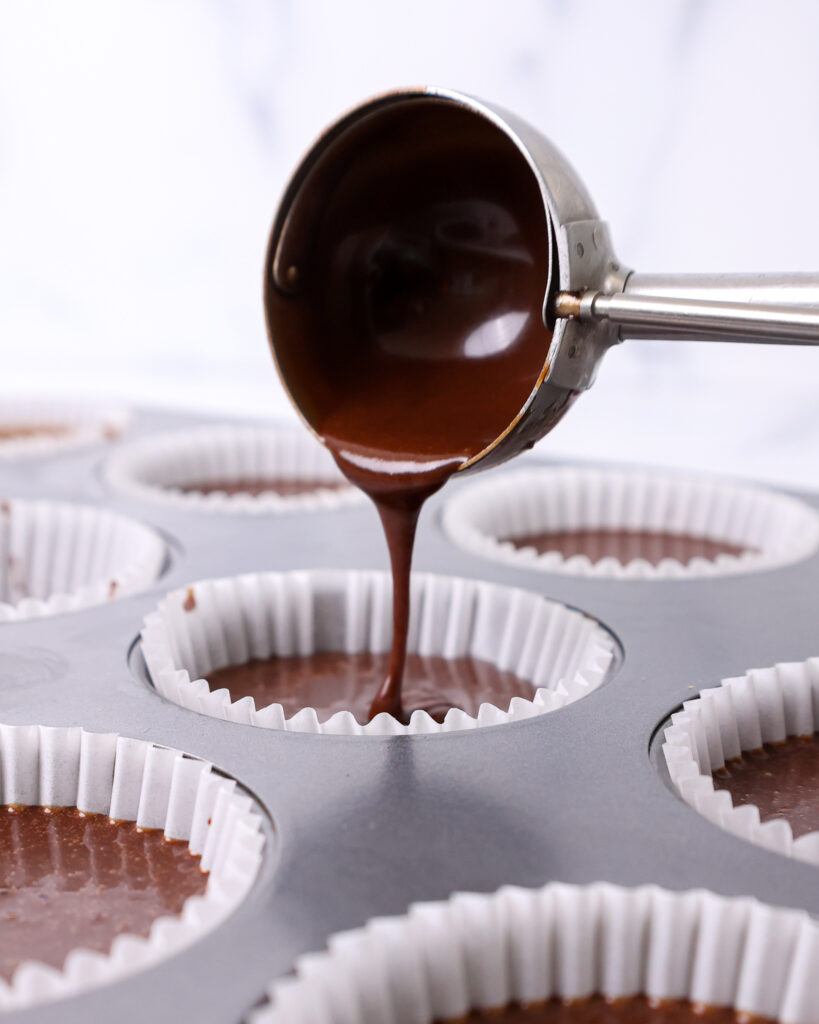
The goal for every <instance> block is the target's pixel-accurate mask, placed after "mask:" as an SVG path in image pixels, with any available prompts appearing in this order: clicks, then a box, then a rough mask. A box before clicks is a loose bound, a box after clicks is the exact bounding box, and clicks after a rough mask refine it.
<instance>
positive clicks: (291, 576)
mask: <svg viewBox="0 0 819 1024" xmlns="http://www.w3.org/2000/svg"><path fill="white" fill-rule="evenodd" d="M411 602H412V608H411V617H410V633H409V654H410V658H411V659H415V658H416V657H418V658H420V660H421V661H423V659H435V660H436V662H437V661H439V660H442V661H448V662H451V664H452V666H453V672H455V671H456V670H457V669H458V668H460V669H463V668H464V666H463V665H461V666H457V665H456V662H455V660H454V659H464V658H470V659H475V662H473V663H472V665H473V670H474V665H475V664H476V663H480V664H478V668H477V670H474V671H477V672H478V673H480V671H481V664H482V665H483V666H486V668H488V669H492V668H494V669H498V670H500V672H501V673H507V674H509V675H512V676H514V677H515V678H516V679H517V681H518V683H519V684H520V685H519V686H518V687H517V689H516V692H517V693H518V695H516V696H513V697H512V698H511V699H509V697H508V696H507V697H506V699H505V700H503V706H498V707H496V706H494V705H493V704H491V703H483V704H481V705H480V707H479V709H476V713H475V714H468V713H466V712H465V711H463V710H460V708H459V707H453V708H451V709H449V710H448V711H447V712H446V715H445V717H443V721H442V722H439V721H436V720H435V718H433V717H432V716H431V714H430V713H428V712H427V710H422V709H418V710H415V711H413V713H412V715H411V717H410V720H409V723H408V724H402V723H401V722H399V721H397V720H396V719H395V718H393V717H392V716H390V715H386V714H382V715H378V716H376V718H374V719H373V720H372V721H371V722H369V723H366V724H362V722H361V721H360V720H357V718H356V716H355V715H354V714H353V713H352V712H351V709H350V708H346V709H343V708H338V709H335V710H334V709H332V708H331V709H329V710H328V709H326V708H325V709H322V708H315V707H313V706H311V705H309V704H305V705H302V706H301V707H300V709H299V710H298V711H297V712H296V713H295V714H293V713H292V708H291V713H290V714H288V713H287V711H286V710H285V707H283V705H282V703H278V702H275V701H273V702H268V703H266V704H265V705H263V706H257V702H256V700H255V699H254V698H253V697H252V696H244V697H240V698H239V699H234V696H235V695H233V694H231V693H230V692H229V690H228V689H225V688H222V689H213V688H212V687H211V686H210V685H209V682H208V680H209V678H211V676H212V675H213V677H214V678H217V679H218V678H219V676H223V675H224V673H223V672H222V671H220V670H223V669H224V668H225V667H226V666H237V665H243V664H245V663H247V662H252V661H254V660H261V659H269V658H271V657H273V656H275V657H276V658H279V659H288V660H290V659H294V658H299V657H301V658H306V657H308V656H310V655H313V654H314V653H316V652H339V653H341V654H347V655H350V656H352V657H354V658H355V657H358V658H367V657H368V656H372V655H374V656H383V655H385V654H386V653H387V652H389V649H390V643H391V637H392V584H391V580H390V578H389V576H388V575H387V574H385V573H374V572H337V571H322V570H316V571H311V572H292V573H262V574H253V575H246V576H239V577H235V578H232V579H223V580H205V581H202V582H200V583H197V584H194V585H193V586H192V587H188V588H182V589H180V590H177V591H174V592H172V593H170V594H168V595H167V597H165V598H164V600H163V601H162V602H161V603H160V605H159V607H158V609H157V610H156V612H154V613H152V614H151V615H149V616H148V617H147V618H146V620H145V625H144V628H143V631H142V653H143V656H144V659H145V662H146V665H147V668H148V672H149V674H150V678H151V680H152V682H153V684H154V686H155V687H156V689H157V690H158V691H159V693H161V694H162V696H164V697H165V698H167V699H168V700H171V701H174V702H175V703H177V704H180V705H182V706H183V707H185V708H188V709H190V710H192V711H199V712H201V713H203V714H206V715H212V716H214V717H216V718H226V719H228V720H229V721H233V722H240V723H245V724H249V725H256V726H262V727H264V728H268V729H285V730H287V731H290V732H312V733H317V732H320V733H334V734H344V735H379V734H386V735H390V734H398V733H430V732H440V731H443V732H451V731H456V730H461V729H473V728H476V727H479V726H485V725H497V724H501V723H504V722H514V721H519V720H521V719H524V718H529V717H531V716H533V715H539V714H543V713H545V712H548V711H554V710H556V709H558V708H561V707H563V706H564V705H566V704H569V703H571V702H573V701H576V700H578V699H580V698H581V697H583V696H585V695H586V694H588V693H590V692H591V691H592V690H594V689H596V688H597V687H598V686H600V685H601V684H602V683H603V682H604V681H605V680H606V678H607V677H608V676H609V674H610V672H611V669H612V667H613V664H614V661H615V655H616V653H617V651H618V648H617V643H616V641H615V640H614V638H613V637H612V635H611V634H610V633H609V632H608V630H606V629H605V628H604V627H603V626H602V625H601V624H600V623H599V622H597V621H596V620H595V619H593V618H591V617H590V616H588V615H585V614H583V613H582V612H579V611H575V610H574V609H570V608H567V607H566V606H564V605H562V604H559V603H557V602H555V601H549V600H547V599H546V598H544V597H542V596H540V595H539V594H535V593H532V592H530V591H525V590H520V589H515V588H512V587H504V586H499V585H496V584H490V583H485V582H477V581H474V580H464V579H455V578H450V577H443V576H427V575H423V574H417V575H414V576H413V581H412V597H411ZM428 667H429V666H427V668H428ZM442 667H445V666H442ZM423 670H424V666H423V665H421V666H420V671H423ZM342 683H343V681H342V680H341V679H339V685H342ZM478 685H480V680H478ZM377 688H378V680H377V679H376V680H375V682H374V685H373V689H372V694H371V695H370V699H371V698H372V696H373V695H374V694H375V692H376V690H377ZM524 693H526V694H527V695H526V696H524V695H523V694H524ZM359 718H360V716H359ZM365 721H366V720H365Z"/></svg>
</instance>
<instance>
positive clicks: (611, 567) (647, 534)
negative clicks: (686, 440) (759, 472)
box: [443, 467, 819, 580]
mask: <svg viewBox="0 0 819 1024" xmlns="http://www.w3.org/2000/svg"><path fill="white" fill-rule="evenodd" d="M443 522H444V528H445V530H446V532H447V534H448V535H449V537H450V539H451V540H452V541H453V542H454V543H455V544H457V545H458V546H459V547H462V548H465V549H466V550H467V551H469V552H471V553H473V554H475V555H479V556H480V557H482V558H486V559H491V560H493V561H496V562H502V563H505V564H507V565H509V566H518V567H521V566H522V567H527V568H531V569H536V570H540V571H542V572H558V573H567V574H570V575H573V576H591V577H595V578H598V579H644V580H651V579H691V578H694V577H703V576H724V575H730V574H734V573H741V572H750V571H759V570H762V569H770V568H775V567H777V566H781V565H787V564H790V563H793V562H798V561H800V560H802V559H805V558H808V557H809V556H810V555H812V554H814V553H815V552H816V551H817V550H819V515H817V513H816V512H815V511H814V510H813V509H811V508H810V507H809V506H807V505H805V504H804V503H803V502H801V501H798V500H797V499H795V498H790V497H788V496H786V495H782V494H775V493H773V492H770V491H766V490H764V489H762V488H759V487H751V486H747V485H740V484H733V483H726V482H723V481H718V480H713V479H708V478H697V477H687V476H683V475H671V474H664V473H652V472H649V471H627V470H622V471H621V470H616V469H611V470H609V469H595V468H575V467H560V468H548V469H546V468H544V469H526V470H519V471H515V472H510V473H507V474H505V475H504V476H503V477H500V478H499V479H490V478H487V479H485V480H481V481H479V482H478V483H474V484H472V485H470V486H468V487H465V488H464V489H463V490H461V491H460V492H459V493H458V494H456V495H455V496H454V497H453V498H452V499H451V500H450V501H449V502H448V503H447V505H446V507H445V509H444V517H443Z"/></svg>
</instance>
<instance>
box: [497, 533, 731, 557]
mask: <svg viewBox="0 0 819 1024" xmlns="http://www.w3.org/2000/svg"><path fill="white" fill-rule="evenodd" d="M502 539H503V540H506V541H508V542H509V543H511V544H514V545H515V547H516V548H530V547H531V548H534V549H535V550H536V551H538V552H539V553H540V554H544V553H545V552H547V551H558V552H560V554H561V555H563V557H564V558H572V557H573V556H574V555H586V557H587V558H588V559H589V560H590V561H591V562H599V561H600V560H601V559H603V558H616V559H617V561H618V562H621V563H622V564H623V565H626V564H627V563H628V562H631V561H634V559H636V558H642V559H644V560H645V561H646V562H650V563H651V565H659V564H660V562H661V561H662V560H663V559H664V558H673V559H675V560H676V561H678V562H682V563H683V565H687V564H688V563H689V562H690V561H691V559H692V558H707V559H708V560H709V561H714V559H715V558H716V557H717V556H718V555H733V556H734V557H738V556H739V555H741V554H743V553H744V552H745V551H747V550H749V549H748V548H743V547H739V546H738V545H736V544H728V543H727V542H725V541H717V540H708V539H707V538H706V537H692V536H689V535H687V534H678V533H652V532H649V531H647V530H561V531H555V532H553V533H552V532H550V533H532V534H523V535H522V536H517V537H504V538H502Z"/></svg>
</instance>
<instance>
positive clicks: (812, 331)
mask: <svg viewBox="0 0 819 1024" xmlns="http://www.w3.org/2000/svg"><path fill="white" fill-rule="evenodd" d="M557 314H558V316H570V317H573V318H576V319H579V320H581V321H587V322H588V321H600V320H607V321H609V322H610V323H611V324H613V325H616V326H618V327H619V328H620V331H619V334H620V338H621V340H625V339H640V338H650V339H654V340H660V341H661V340H666V339H668V340H681V339H684V338H686V337H688V338H692V339H697V340H711V341H750V342H756V343H762V344H774V345H819V276H817V275H812V274H786V275H769V274H738V275H735V274H724V275H711V276H705V275H699V274H697V275H679V276H673V275H660V274H636V273H633V274H631V275H630V276H629V278H628V280H627V281H626V285H625V288H624V290H623V291H622V292H618V293H616V294H613V295H608V294H604V293H603V292H584V293H582V294H580V295H569V294H566V293H564V294H562V295H560V296H558V301H557Z"/></svg>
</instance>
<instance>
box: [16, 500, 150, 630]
mask: <svg viewBox="0 0 819 1024" xmlns="http://www.w3.org/2000/svg"><path fill="white" fill-rule="evenodd" d="M6 501H8V503H9V504H10V505H12V506H16V507H18V508H22V509H24V510H25V511H26V512H28V513H29V514H32V513H33V512H34V511H35V510H36V509H38V508H46V507H47V508H49V509H53V510H55V511H60V510H62V511H67V513H68V514H69V515H82V513H84V512H93V513H94V514H95V515H96V516H98V517H99V518H100V519H106V520H109V521H111V520H118V521H119V522H120V523H122V524H123V525H127V527H128V529H133V530H134V531H135V532H138V533H139V534H140V535H141V536H142V537H143V538H144V539H146V540H147V541H148V547H149V548H150V550H149V551H146V552H145V553H144V554H143V557H142V558H139V559H132V561H131V562H130V563H129V564H128V565H126V566H123V567H122V568H121V569H119V570H118V571H117V572H115V573H112V574H110V576H106V578H105V579H102V580H96V581H94V582H91V583H85V584H83V585H82V586H79V587H77V588H76V589H74V590H70V591H55V592H54V593H51V594H49V596H48V597H45V598H41V597H23V598H20V600H18V601H14V602H7V601H2V600H0V624H2V623H4V622H25V621H28V620H30V619H38V618H50V617H52V616H54V615H63V614H65V613H68V612H77V611H83V610H84V609H86V608H96V607H100V606H101V605H106V604H110V603H112V602H114V601H117V600H119V599H120V598H123V597H130V596H132V595H134V594H137V593H140V592H141V591H144V590H148V589H149V588H150V587H152V586H153V585H154V584H155V583H156V582H157V580H158V579H159V577H160V576H161V574H162V567H163V565H164V563H165V560H166V559H167V557H168V546H167V544H166V543H165V541H164V540H163V538H162V536H161V535H160V534H159V533H158V532H157V531H156V530H155V529H153V527H151V526H149V525H148V524H147V523H144V522H142V521H141V520H139V519H136V518H135V517H134V516H131V515H127V514H125V513H122V512H118V511H114V510H112V509H109V508H105V507H103V506H99V505H90V504H80V503H75V502H71V501H61V500H51V499H48V498H8V499H6ZM0 514H2V513H0Z"/></svg>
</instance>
